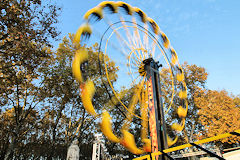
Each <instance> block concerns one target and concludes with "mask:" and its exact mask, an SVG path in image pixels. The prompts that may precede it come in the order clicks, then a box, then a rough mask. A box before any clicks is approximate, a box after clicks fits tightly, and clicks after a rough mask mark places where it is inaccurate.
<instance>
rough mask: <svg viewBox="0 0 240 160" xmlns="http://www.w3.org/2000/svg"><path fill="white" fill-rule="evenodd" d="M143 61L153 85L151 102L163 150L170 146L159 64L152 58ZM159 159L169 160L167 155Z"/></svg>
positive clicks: (160, 145) (160, 146) (160, 147)
mask: <svg viewBox="0 0 240 160" xmlns="http://www.w3.org/2000/svg"><path fill="white" fill-rule="evenodd" d="M143 63H144V64H145V69H146V72H147V79H148V83H151V86H152V93H151V94H153V95H151V96H152V101H153V103H152V102H149V103H150V104H151V103H152V104H154V110H155V121H156V132H157V143H158V151H163V150H164V149H167V148H168V145H167V137H166V125H165V120H164V112H163V102H162V98H161V84H160V75H159V73H158V70H159V66H158V63H156V62H154V60H153V59H152V58H150V59H147V60H145V61H144V62H143ZM150 101H151V99H150ZM150 125H151V124H150ZM151 132H152V131H151ZM158 159H160V160H167V158H166V157H165V156H159V157H158Z"/></svg>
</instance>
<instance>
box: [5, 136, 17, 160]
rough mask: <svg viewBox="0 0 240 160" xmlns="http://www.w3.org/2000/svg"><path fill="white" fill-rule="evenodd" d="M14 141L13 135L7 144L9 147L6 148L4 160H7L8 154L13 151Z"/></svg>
mask: <svg viewBox="0 0 240 160" xmlns="http://www.w3.org/2000/svg"><path fill="white" fill-rule="evenodd" d="M15 141H16V138H15V136H13V138H12V142H11V143H10V144H9V147H8V149H7V153H6V154H5V156H4V160H8V159H9V158H10V155H11V154H12V153H13V150H14V146H15Z"/></svg>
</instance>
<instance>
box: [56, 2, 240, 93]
mask: <svg viewBox="0 0 240 160" xmlns="http://www.w3.org/2000/svg"><path fill="white" fill-rule="evenodd" d="M100 2H102V1H100V0H58V1H57V3H58V4H59V5H60V6H62V7H63V10H62V13H61V16H60V24H59V29H60V30H61V31H62V35H61V37H63V36H66V35H67V34H68V33H75V32H76V30H77V29H78V27H79V26H80V25H81V24H82V23H83V18H82V17H83V15H84V13H85V12H86V11H87V10H89V9H91V8H93V7H95V6H96V5H98V4H99V3H100ZM124 2H126V3H129V4H130V5H131V6H135V7H138V8H140V9H142V10H143V11H144V12H145V13H146V14H147V15H148V16H149V17H151V18H152V19H154V20H155V21H156V23H157V24H158V25H159V26H160V28H161V30H163V31H164V33H165V34H166V35H167V37H168V38H169V40H170V42H171V44H172V46H173V47H174V49H175V50H176V52H177V54H178V57H179V59H180V63H183V62H184V61H187V62H188V63H189V64H197V65H198V66H201V67H204V68H206V70H207V72H208V73H209V77H208V81H207V86H208V88H209V89H212V90H222V89H225V90H227V91H228V92H230V93H233V94H234V95H238V94H240V81H239V80H240V62H239V60H240V51H239V50H240V8H239V7H240V0H126V1H124ZM56 47H57V45H56Z"/></svg>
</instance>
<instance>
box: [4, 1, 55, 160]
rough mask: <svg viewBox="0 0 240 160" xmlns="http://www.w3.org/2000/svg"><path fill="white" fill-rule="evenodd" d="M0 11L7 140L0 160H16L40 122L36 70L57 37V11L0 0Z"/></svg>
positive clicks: (38, 3) (40, 4)
mask: <svg viewBox="0 0 240 160" xmlns="http://www.w3.org/2000/svg"><path fill="white" fill-rule="evenodd" d="M0 8H1V9H0V19H1V21H0V97H1V99H0V105H1V125H6V126H4V127H5V129H7V130H8V131H9V132H3V131H1V135H0V137H1V138H3V137H4V136H3V134H6V135H7V136H6V137H4V140H3V139H1V151H0V156H1V158H0V159H8V158H9V157H13V156H14V157H16V158H17V159H18V158H19V159H20V157H18V156H19V154H18V153H21V151H22V150H23V149H24V148H25V144H26V142H27V140H26V139H28V140H29V141H33V139H32V140H31V139H30V138H29V137H31V136H32V135H34V134H35V132H34V128H37V127H36V122H38V120H40V119H39V115H38V112H37V111H36V108H37V107H38V106H39V103H40V102H41V101H42V99H43V97H42V96H41V95H40V90H41V87H40V84H39V80H37V78H39V73H38V69H39V68H40V67H42V66H44V65H48V63H49V60H48V58H49V57H50V55H51V50H50V49H49V47H50V46H51V45H50V41H51V40H53V39H56V38H57V36H58V34H59V32H58V31H57V30H56V23H57V17H58V11H59V8H58V7H57V6H56V5H55V4H51V3H48V4H43V2H42V1H41V0H1V1H0ZM31 116H33V117H31ZM6 119H10V120H11V121H10V122H8V121H6ZM17 146H18V147H17ZM23 159H24V158H23Z"/></svg>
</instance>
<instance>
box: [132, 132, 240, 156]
mask: <svg viewBox="0 0 240 160" xmlns="http://www.w3.org/2000/svg"><path fill="white" fill-rule="evenodd" d="M234 132H237V133H240V129H238V130H235V131H234ZM231 136H233V135H232V134H230V133H225V134H219V135H217V136H213V137H210V138H206V139H202V140H199V141H196V142H194V143H195V144H203V143H208V142H212V141H216V140H219V139H223V138H227V137H231ZM187 147H192V145H191V144H190V143H187V144H184V145H181V146H177V147H172V148H168V149H165V150H163V152H164V153H170V152H173V151H178V150H181V149H184V148H187ZM162 154H163V153H162V152H160V151H159V152H155V153H151V157H152V160H155V157H156V156H159V155H162ZM140 158H141V157H138V158H134V159H133V160H140Z"/></svg>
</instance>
